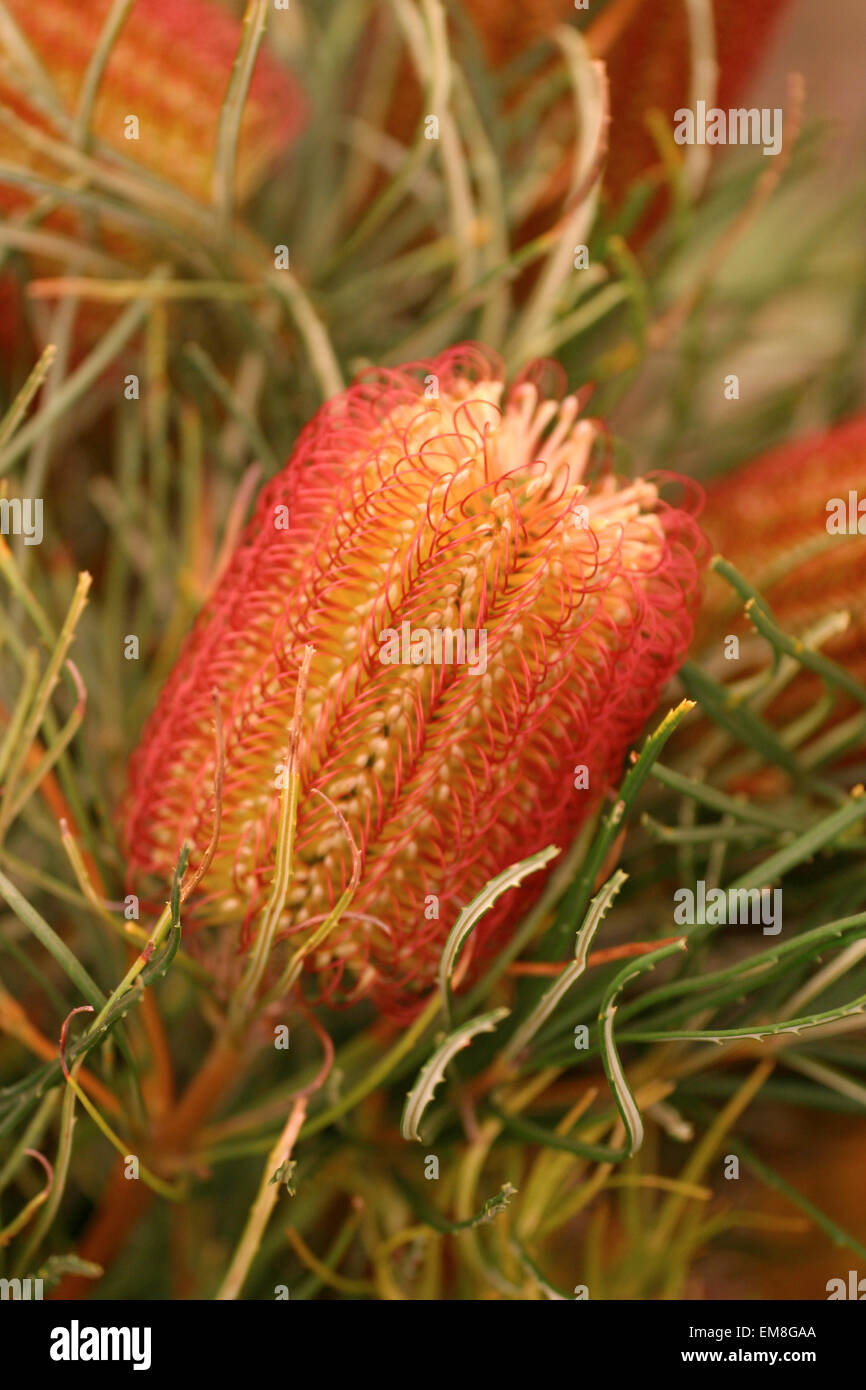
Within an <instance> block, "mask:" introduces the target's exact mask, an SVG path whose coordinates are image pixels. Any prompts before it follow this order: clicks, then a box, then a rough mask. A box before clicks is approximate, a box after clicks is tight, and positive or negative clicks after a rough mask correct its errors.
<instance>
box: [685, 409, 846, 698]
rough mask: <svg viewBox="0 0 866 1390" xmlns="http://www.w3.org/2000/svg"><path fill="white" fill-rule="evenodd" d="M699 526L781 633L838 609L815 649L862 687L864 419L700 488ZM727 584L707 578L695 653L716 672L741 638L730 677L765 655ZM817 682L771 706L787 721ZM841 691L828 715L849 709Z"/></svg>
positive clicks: (806, 680) (815, 693) (800, 681)
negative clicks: (842, 625) (837, 629)
mask: <svg viewBox="0 0 866 1390" xmlns="http://www.w3.org/2000/svg"><path fill="white" fill-rule="evenodd" d="M705 525H706V529H707V532H708V534H709V537H710V540H711V541H712V543H713V545H714V547H715V548H716V549H717V550H718V551H719V552H720V553H721V554H722V555H724V557H725V558H726V559H727V560H730V561H731V563H732V564H733V565H734V566H735V567H736V568H737V569H738V570H739V571H740V572H741V573H742V574H743V575H744V576H745V578H746V579H748V580H749V582H750V583H751V584H752V585H754V586H755V587H756V588H757V589H758V590H759V591H760V592H761V593H762V595H763V596H764V598H765V599H766V600H767V602H768V604H769V605H770V607H771V609H772V610H773V614H774V616H775V618H776V620H777V621H778V623H779V625H780V627H782V628H783V629H784V630H785V631H786V632H789V633H792V634H793V635H795V636H801V635H802V634H803V633H804V632H805V631H806V630H807V629H808V628H809V627H811V626H813V625H814V624H815V623H816V622H818V620H819V619H821V618H823V617H826V616H827V615H828V614H830V613H833V612H840V611H847V613H848V615H849V623H848V626H847V628H846V629H845V631H844V632H841V633H839V634H838V635H836V636H834V637H832V638H831V639H830V640H829V641H827V642H825V643H823V644H822V646H821V651H822V652H823V653H824V654H825V655H826V656H829V657H832V658H833V660H834V661H836V662H838V663H840V664H841V665H843V666H845V667H847V668H848V670H849V671H851V672H852V674H854V675H855V676H856V677H857V679H858V680H860V681H861V682H866V416H861V417H858V418H856V419H853V420H850V421H848V422H846V423H845V424H843V425H840V426H838V427H837V428H836V429H833V430H829V431H827V432H825V433H822V434H816V435H812V436H810V437H809V438H808V439H803V440H799V441H797V442H796V443H794V444H785V445H783V446H782V447H781V448H778V449H775V450H773V451H772V452H771V453H768V454H765V455H764V456H763V457H761V458H759V459H756V460H755V461H754V462H752V463H750V464H747V465H746V466H745V467H743V468H739V469H736V470H734V471H733V472H732V473H729V474H727V475H726V476H725V477H724V478H723V479H721V481H719V482H717V483H715V484H712V485H710V487H709V488H708V489H707V506H706V519H705ZM751 631H752V629H751V626H750V624H749V623H748V620H747V618H746V617H745V616H744V615H743V612H742V603H741V602H740V601H739V600H738V599H737V597H736V596H735V595H734V594H733V593H732V591H731V589H730V586H729V585H728V584H726V583H725V582H724V581H723V580H722V579H721V578H719V577H717V576H713V577H712V579H711V581H710V583H709V584H708V588H707V598H706V602H705V604H704V608H703V610H702V613H701V620H700V624H699V630H698V642H697V650H698V651H699V652H702V653H705V654H706V656H707V659H708V660H709V661H710V663H711V664H713V656H714V655H715V657H716V658H717V659H718V661H717V663H716V664H715V665H714V669H716V670H717V672H721V670H722V668H723V666H728V665H729V664H728V663H726V662H722V661H721V653H722V646H723V643H724V639H725V636H726V635H727V634H729V633H731V634H735V635H738V636H740V637H744V638H746V639H747V641H746V644H745V645H743V644H742V643H741V660H740V662H739V663H738V664H737V674H738V675H745V674H748V673H749V671H750V670H751V669H752V668H753V667H754V665H755V662H754V661H751V660H750V652H751V651H756V652H757V651H758V650H759V649H760V653H761V664H763V661H764V660H765V658H766V651H767V648H766V644H765V643H764V642H763V641H762V640H761V639H759V638H755V639H754V642H753V643H750V642H749V641H748V634H749V633H750V632H751ZM822 689H823V685H822V682H821V680H820V678H819V677H818V676H816V675H814V674H813V673H811V672H809V671H803V672H801V673H800V674H799V675H798V676H797V678H796V679H795V680H794V681H793V682H792V684H791V685H790V686H789V687H788V688H787V689H786V690H785V691H784V692H783V693H782V694H781V695H780V696H779V697H778V698H777V699H776V700H775V701H774V702H773V704H772V705H771V706H770V712H771V714H772V715H773V716H774V717H776V718H779V719H783V720H787V719H792V718H795V717H796V716H797V715H798V714H802V713H803V712H804V711H805V710H806V709H808V708H810V706H811V705H813V704H814V703H815V701H816V700H817V699H818V698H819V697H820V694H821V691H822ZM852 708H853V705H852V704H851V702H850V697H847V696H845V695H841V696H840V697H839V701H838V704H837V710H836V713H837V715H838V714H839V713H841V712H846V711H848V710H849V709H852Z"/></svg>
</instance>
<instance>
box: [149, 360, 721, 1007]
mask: <svg viewBox="0 0 866 1390" xmlns="http://www.w3.org/2000/svg"><path fill="white" fill-rule="evenodd" d="M437 391H438V395H436V394H435V393H436V392H437ZM597 433H598V431H597V428H596V427H595V426H594V425H593V423H592V422H590V421H588V420H581V419H579V418H578V402H577V400H576V398H575V397H574V396H566V397H565V398H564V399H562V400H561V401H556V400H549V399H542V398H540V396H539V392H538V389H537V387H536V385H535V384H534V383H533V382H532V381H530V380H529V379H527V378H524V379H523V380H521V381H520V382H518V383H517V384H515V385H513V386H512V387H511V388H510V389H506V388H505V386H504V383H503V379H502V369H501V364H500V363H499V362H498V361H497V360H496V359H495V358H494V357H493V355H492V354H490V353H488V352H487V351H486V350H484V349H482V348H479V347H477V346H474V345H464V346H462V347H459V348H456V349H454V350H452V351H450V352H447V353H444V354H443V355H442V356H440V357H439V358H436V359H434V360H432V361H428V362H418V363H412V364H410V365H408V366H404V367H401V368H399V369H396V370H393V371H385V370H382V371H376V370H373V371H370V372H368V373H366V374H363V375H362V376H361V377H360V378H359V379H358V380H357V381H356V382H355V384H354V385H353V386H351V387H350V388H349V389H348V390H347V391H345V392H343V393H342V394H341V395H339V396H337V397H335V398H334V399H332V400H330V401H328V402H327V404H326V405H324V406H323V407H322V409H321V410H320V411H319V412H318V414H317V415H316V416H315V417H314V419H313V420H312V421H311V422H310V423H309V424H308V425H307V426H306V428H305V429H304V430H303V432H302V433H301V435H300V438H299V439H298V442H297V445H296V448H295V451H294V453H293V455H292V457H291V459H290V461H289V463H288V465H287V467H286V468H285V469H284V470H283V472H282V473H280V474H279V475H278V476H277V477H276V478H274V479H273V480H272V481H271V482H270V484H269V485H268V486H267V487H266V488H265V490H264V492H263V494H262V496H261V499H260V501H259V504H258V507H257V510H256V512H255V515H254V516H253V518H252V520H251V522H250V524H249V526H248V528H247V531H246V533H245V535H244V537H243V539H242V540H241V542H240V544H239V546H238V549H237V551H236V553H235V555H234V557H233V560H232V562H231V564H230V566H229V568H228V570H227V572H226V574H225V576H224V578H223V580H222V582H221V584H220V586H219V588H218V590H217V591H216V593H215V595H214V596H213V598H212V599H211V601H210V602H209V603H208V605H207V607H206V608H205V610H204V611H203V612H202V614H201V615H200V617H199V619H198V622H197V624H196V626H195V629H194V631H193V633H192V635H191V636H190V638H189V639H188V641H187V644H186V646H185V648H184V650H183V652H182V654H181V656H180V658H179V660H178V663H177V665H176V667H175V669H174V672H173V674H172V675H171V677H170V679H169V681H168V683H167V685H166V687H165V689H164V691H163V693H162V696H161V698H160V700H159V702H158V704H157V707H156V709H155V711H154V713H153V714H152V716H151V718H150V720H149V722H148V724H147V727H146V729H145V732H144V735H143V739H142V743H141V746H140V748H139V749H138V751H137V752H136V754H135V755H134V758H133V761H132V766H131V776H130V793H129V802H128V807H127V813H126V826H125V840H126V844H127V847H128V856H129V863H130V868H131V872H132V873H133V875H137V874H140V873H141V872H142V871H150V872H152V873H155V874H157V875H159V876H160V877H161V878H162V879H163V881H167V880H168V879H169V878H170V877H171V874H172V872H173V868H174V864H175V861H176V858H177V854H178V852H179V848H180V846H181V843H182V842H183V841H184V840H188V841H189V842H190V844H191V846H192V847H193V848H192V854H191V860H190V862H191V864H192V865H193V866H194V865H195V864H196V863H197V862H199V861H200V858H201V855H202V853H203V852H204V849H205V847H206V845H207V843H208V840H209V837H210V832H211V825H212V821H213V813H214V807H213V796H212V791H211V787H212V782H213V775H214V762H215V756H216V755H215V752H214V741H213V734H212V720H211V717H210V715H211V698H212V697H211V691H212V690H213V689H214V688H215V687H216V689H217V690H218V691H219V699H220V705H221V709H222V717H223V723H224V728H225V781H224V789H223V798H222V830H221V835H220V840H219V844H218V846H217V850H216V854H215V856H214V859H213V861H212V863H211V864H210V866H209V868H208V870H207V872H206V873H205V875H204V876H203V879H202V882H201V884H200V885H199V888H198V890H197V893H196V894H195V895H194V898H195V907H194V913H193V917H194V922H193V923H192V925H195V926H197V927H198V929H199V930H198V933H195V932H194V933H193V937H192V939H193V942H198V945H199V949H201V950H202V951H203V952H205V953H206V954H207V958H208V963H209V964H210V965H211V966H213V963H214V956H215V954H216V950H215V948H214V947H212V946H206V945H203V942H204V941H205V938H207V937H208V935H209V933H208V932H207V931H204V930H202V928H203V927H208V926H209V927H211V928H212V929H213V932H214V933H215V935H216V936H217V937H222V939H223V940H224V941H225V940H229V941H230V942H231V949H232V950H234V949H235V947H236V946H237V945H240V946H241V947H243V946H245V945H247V944H248V943H249V940H250V937H251V936H252V934H253V932H254V931H255V929H256V927H257V924H258V920H259V917H260V914H261V911H262V908H263V905H264V903H265V902H266V900H267V895H268V890H269V887H270V883H271V879H272V875H273V865H274V846H275V837H276V829H277V815H278V806H279V791H278V789H277V787H276V785H275V770H276V768H277V766H278V765H279V764H280V763H281V760H282V759H283V758H284V756H285V750H286V744H287V730H288V725H289V721H290V718H291V711H292V707H293V697H294V690H295V683H296V680H297V672H298V667H299V664H300V657H301V654H302V652H303V649H304V647H305V646H306V645H307V644H312V646H313V647H314V648H315V656H314V658H313V662H312V666H311V668H310V673H309V686H308V689H307V694H306V700H305V706H304V717H303V732H302V737H301V741H300V750H299V768H300V772H301V780H302V793H301V799H300V807H299V816H298V827H297V837H296V844H295V862H294V867H295V877H294V880H293V883H292V887H291V890H290V893H289V896H288V900H287V904H286V910H285V914H284V922H283V927H282V935H283V936H287V937H290V938H292V944H293V945H297V944H300V942H302V941H303V940H304V939H306V937H308V936H309V934H310V933H311V932H312V930H313V929H314V926H315V924H316V923H318V922H320V921H321V920H322V918H323V916H324V914H326V913H327V912H328V911H329V909H330V908H331V907H332V906H333V904H334V903H335V902H336V900H337V899H338V897H339V895H340V893H341V891H342V890H343V888H344V887H345V885H346V883H347V881H348V876H349V873H350V866H351V855H350V849H349V845H348V843H347V840H346V836H345V834H344V832H343V830H342V829H341V827H340V825H339V823H338V821H337V818H336V817H335V815H334V810H333V807H338V808H339V809H340V811H341V812H342V813H343V815H344V816H345V818H346V822H347V824H348V825H349V827H350V829H351V833H352V836H353V838H354V839H355V841H356V843H357V845H358V848H359V850H360V853H361V857H362V873H361V881H360V886H359V888H358V891H357V893H356V895H355V898H354V900H353V902H352V904H351V909H350V911H349V912H348V913H347V914H346V916H345V917H344V918H343V919H342V921H341V922H340V924H339V926H338V927H337V928H336V930H335V931H334V932H333V933H332V934H331V936H330V937H329V938H328V941H327V943H326V946H325V947H324V948H323V950H322V951H321V952H320V953H319V954H317V955H316V954H314V955H313V957H312V958H311V959H310V961H309V962H308V963H307V968H308V977H307V978H308V982H309V983H310V985H311V986H312V985H314V981H313V980H312V979H311V978H310V977H311V976H315V977H317V980H316V982H317V984H318V989H319V992H320V993H321V994H322V995H324V996H326V997H335V996H336V995H337V994H340V995H341V996H342V997H343V998H347V997H358V996H360V995H369V996H371V997H372V998H373V999H374V1000H375V1001H376V1002H377V1004H378V1005H379V1007H380V1008H382V1009H383V1011H385V1012H387V1013H391V1014H394V1015H405V1014H408V1013H410V1012H411V1011H412V1009H413V1008H414V1007H415V1006H416V1005H417V1002H418V997H419V994H420V993H421V992H422V991H424V990H425V989H426V988H428V987H429V985H430V984H431V982H432V980H433V978H434V975H435V971H436V966H437V963H438V959H439V955H440V953H441V950H442V946H443V944H444V941H445V938H446V936H447V934H448V932H449V930H450V929H451V927H452V926H453V924H454V922H455V920H456V917H457V915H458V912H459V910H460V909H461V908H462V907H463V906H464V905H465V904H467V903H468V902H469V901H470V900H471V899H472V897H473V896H474V895H475V894H476V893H477V892H478V891H479V890H480V889H481V888H482V887H483V886H484V884H485V883H487V881H488V880H489V879H490V878H492V877H493V876H494V875H495V874H497V873H499V872H500V871H501V870H502V869H503V868H505V867H507V866H508V865H509V864H511V863H513V862H515V861H516V860H518V859H521V858H523V857H524V856H527V855H530V854H532V853H534V852H535V851H537V850H539V849H541V848H543V847H544V846H545V845H547V844H549V843H551V842H554V843H556V844H559V845H566V844H567V843H568V842H569V841H570V840H571V838H572V837H573V835H574V833H575V831H576V830H577V828H578V827H579V825H580V823H581V822H582V821H583V819H584V818H585V816H586V815H587V813H588V811H589V810H590V808H591V806H592V805H593V804H595V803H596V802H597V801H598V799H599V797H601V796H602V794H603V793H604V791H605V790H606V788H607V786H608V784H609V782H610V781H611V780H616V779H618V778H619V776H620V772H621V766H622V762H623V758H624V756H625V754H626V751H627V749H628V745H629V742H630V740H632V739H633V738H634V737H635V736H636V735H637V734H638V733H639V732H640V730H641V727H642V725H643V723H644V722H645V720H646V719H647V717H648V716H649V715H650V713H651V712H652V710H653V709H654V707H655V705H656V703H657V700H658V697H659V692H660V690H661V688H662V686H663V685H664V683H665V681H666V680H667V679H668V677H669V676H670V675H671V674H672V673H673V672H674V671H675V670H676V668H677V665H678V663H679V662H680V660H681V658H682V657H683V655H684V653H685V651H686V649H687V647H688V645H689V641H690V638H691V635H692V629H693V619H694V612H695V608H696V604H697V597H698V590H699V577H700V570H701V568H702V565H703V563H704V561H705V559H706V547H705V544H704V541H703V538H702V536H701V533H700V531H699V530H698V528H697V526H696V524H695V522H694V520H693V519H692V517H691V515H689V514H688V512H687V511H685V510H683V509H681V508H674V507H670V506H668V505H666V504H665V503H663V502H662V501H661V500H660V499H659V496H658V489H657V485H656V483H654V482H653V481H651V480H650V479H647V478H644V479H638V480H636V481H634V482H633V483H623V482H620V481H618V480H616V479H615V478H614V477H612V476H610V475H609V474H603V476H601V478H600V479H597V480H595V481H593V482H588V481H587V478H588V461H589V455H590V450H591V447H592V444H593V441H594V439H595V438H596V437H597ZM286 517H288V521H289V526H288V529H283V523H284V522H285V519H286ZM404 625H408V634H407V635H408V636H409V637H411V635H412V634H413V633H414V634H415V639H416V641H418V640H419V639H418V633H419V630H421V629H423V630H424V631H426V632H427V633H428V634H431V654H432V657H433V659H431V660H430V661H429V662H427V661H426V660H422V661H420V662H419V663H418V664H411V663H410V664H401V661H402V660H405V659H406V658H407V656H411V651H408V652H407V650H406V649H404V648H403V647H402V645H401V644H402V638H403V634H404V632H406V631H407V630H406V629H405V628H404ZM446 629H447V630H450V631H451V632H452V633H453V632H456V631H458V630H460V631H461V632H462V633H463V634H464V643H465V649H464V651H463V656H464V657H465V658H466V660H465V661H464V662H463V663H462V664H461V663H460V661H459V659H453V660H449V659H448V658H449V656H451V657H452V658H459V657H460V651H459V649H458V648H457V647H456V646H455V648H454V650H452V651H451V652H450V653H449V651H448V648H447V646H446V645H444V643H443V646H442V648H441V651H439V652H438V655H439V656H440V657H441V658H442V659H441V660H439V662H438V663H437V661H436V660H435V656H436V655H437V648H436V647H435V646H433V645H432V642H433V638H432V635H433V634H435V632H436V631H437V630H438V631H440V632H441V631H443V630H446ZM389 634H390V635H389ZM423 646H424V643H423V638H422V639H421V640H420V645H419V646H418V648H417V649H416V655H417V656H419V657H422V658H423V657H424V655H425V653H424V650H423ZM482 652H483V660H482ZM578 764H583V765H585V766H586V767H588V769H589V790H576V789H575V780H576V779H575V769H576V767H577V765H578ZM314 790H319V791H321V792H323V793H325V795H326V796H327V797H328V798H329V799H330V801H331V802H332V803H333V806H331V805H329V804H327V803H326V802H325V801H324V800H323V798H322V797H318V796H314V795H313V794H312V793H313V792H314ZM539 886H540V885H539V882H538V876H536V877H535V878H533V879H532V880H530V881H529V883H528V884H527V885H526V886H525V888H522V889H521V890H520V891H519V892H517V893H515V892H510V893H508V894H506V895H504V897H503V899H502V900H501V901H500V902H499V903H498V904H497V905H496V907H495V908H494V909H493V910H492V911H491V912H489V913H488V914H487V916H485V917H484V918H483V919H482V921H481V923H480V925H479V927H478V929H477V931H476V934H475V935H476V940H475V941H474V949H475V951H476V952H478V951H479V950H480V949H483V948H485V947H486V948H487V949H488V950H489V949H490V947H491V943H494V944H495V940H496V938H497V936H499V935H501V934H502V933H504V932H506V931H507V929H508V927H509V925H511V924H513V922H514V921H515V919H516V918H517V917H519V915H520V913H521V912H522V911H523V910H524V909H525V907H526V906H527V904H528V903H529V902H530V901H531V900H532V898H533V896H535V895H536V894H537V893H538V891H539ZM232 928H234V929H235V930H234V931H232ZM240 964H242V962H239V961H238V958H237V952H236V953H235V955H234V958H233V961H232V965H231V970H232V971H234V972H237V970H238V969H239V968H240ZM230 973H231V971H230Z"/></svg>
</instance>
